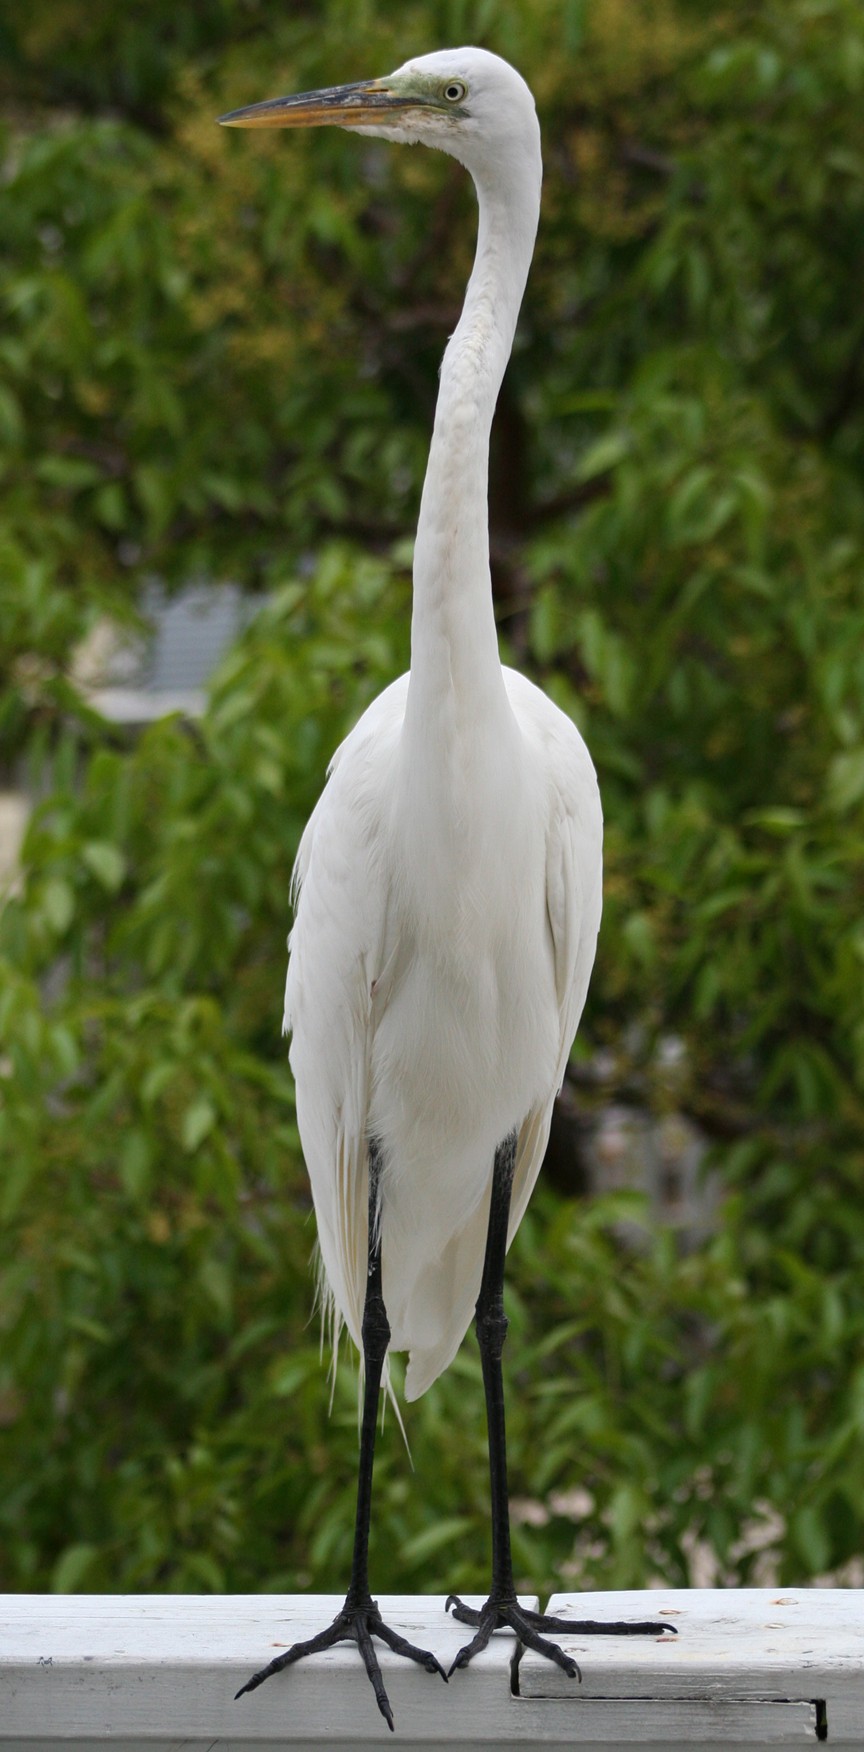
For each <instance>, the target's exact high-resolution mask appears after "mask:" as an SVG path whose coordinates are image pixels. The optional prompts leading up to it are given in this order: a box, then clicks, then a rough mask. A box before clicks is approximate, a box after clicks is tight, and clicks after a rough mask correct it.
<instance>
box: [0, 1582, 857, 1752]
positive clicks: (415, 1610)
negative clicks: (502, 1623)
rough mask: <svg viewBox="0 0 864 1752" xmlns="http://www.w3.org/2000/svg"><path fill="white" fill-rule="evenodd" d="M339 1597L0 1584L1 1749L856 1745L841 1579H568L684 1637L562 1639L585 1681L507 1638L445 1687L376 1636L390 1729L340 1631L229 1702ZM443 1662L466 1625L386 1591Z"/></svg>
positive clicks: (620, 1614)
mask: <svg viewBox="0 0 864 1752" xmlns="http://www.w3.org/2000/svg"><path fill="white" fill-rule="evenodd" d="M340 1603H341V1602H340V1601H339V1600H337V1599H335V1598H332V1599H331V1598H329V1597H324V1596H320V1595H319V1596H317V1597H316V1596H307V1595H304V1596H284V1595H260V1596H254V1597H253V1596H248V1595H228V1596H221V1597H218V1598H216V1597H213V1596H200V1595H196V1596H188V1595H176V1594H175V1595H134V1596H129V1595H125V1596H120V1595H117V1596H112V1595H95V1596H86V1595H80V1594H78V1595H65V1596H61V1595H34V1594H7V1595H4V1596H0V1752H25V1748H26V1749H27V1752H37V1749H39V1752H42V1749H44V1752H51V1749H53V1748H57V1747H64V1748H65V1749H66V1752H96V1749H97V1748H99V1749H100V1752H103V1749H104V1748H105V1747H114V1748H115V1749H119V1748H122V1752H169V1749H170V1752H180V1749H181V1748H183V1749H184V1752H215V1749H216V1748H217V1747H218V1748H219V1752H277V1748H278V1749H280V1752H281V1749H286V1748H290V1749H292V1752H302V1749H306V1748H308V1749H311V1748H313V1747H314V1748H316V1749H319V1752H320V1748H323V1747H328V1748H348V1747H350V1748H356V1749H358V1752H360V1749H362V1752H373V1749H381V1748H390V1747H393V1746H394V1745H395V1744H397V1743H399V1742H401V1743H402V1744H403V1745H406V1746H422V1747H423V1748H424V1752H445V1748H447V1749H449V1752H452V1748H453V1747H460V1748H461V1747H464V1748H466V1749H470V1752H498V1749H499V1748H507V1747H516V1746H522V1747H534V1746H538V1747H544V1748H547V1749H549V1748H559V1749H560V1752H563V1749H564V1748H567V1749H568V1752H570V1749H571V1748H574V1747H578V1748H580V1749H581V1752H586V1749H594V1752H635V1749H636V1748H637V1747H644V1746H649V1747H653V1748H654V1749H655V1752H660V1749H661V1748H667V1747H688V1748H693V1749H698V1752H729V1749H730V1748H735V1749H736V1752H742V1749H752V1752H756V1749H757V1748H758V1749H759V1752H762V1748H763V1747H776V1746H786V1745H789V1746H803V1745H806V1744H811V1743H816V1742H817V1741H819V1740H827V1742H828V1745H829V1747H831V1748H834V1749H836V1748H841V1747H842V1748H846V1749H848V1752H852V1748H853V1747H854V1748H855V1749H856V1752H861V1749H862V1747H864V1594H861V1593H857V1592H855V1591H853V1590H851V1589H850V1590H846V1589H839V1588H811V1589H808V1588H802V1589H798V1588H786V1589H782V1588H772V1589H766V1588H753V1589H729V1590H720V1589H692V1590H683V1589H680V1590H679V1589H672V1590H667V1591H664V1590H663V1589H657V1590H652V1591H651V1592H650V1593H647V1594H646V1593H620V1594H595V1595H592V1596H586V1595H575V1594H569V1595H568V1594H562V1595H558V1596H556V1597H555V1599H554V1601H551V1602H550V1609H551V1610H553V1611H555V1612H558V1613H564V1614H569V1615H570V1616H572V1617H583V1618H584V1617H585V1616H596V1617H597V1618H605V1617H608V1618H627V1617H632V1618H642V1619H644V1618H646V1617H650V1618H659V1619H660V1620H661V1621H663V1620H665V1621H668V1623H669V1624H670V1625H674V1626H675V1627H676V1629H677V1631H678V1633H679V1634H678V1635H677V1637H662V1638H652V1637H647V1638H642V1637H639V1638H632V1639H630V1638H627V1639H621V1638H613V1637H591V1638H589V1637H581V1638H580V1637H573V1638H572V1639H571V1638H567V1639H562V1641H564V1642H565V1645H566V1647H567V1648H568V1649H569V1650H570V1651H571V1652H572V1653H573V1654H574V1655H575V1657H576V1659H577V1660H578V1662H579V1664H580V1666H581V1669H582V1683H581V1684H578V1683H576V1682H575V1681H574V1680H571V1679H568V1678H567V1676H566V1675H565V1674H564V1673H562V1672H561V1671H560V1670H559V1669H558V1668H557V1667H554V1666H553V1665H551V1664H550V1663H549V1662H548V1661H545V1660H543V1659H541V1658H539V1657H537V1656H535V1655H532V1654H531V1653H530V1652H523V1654H522V1657H521V1660H520V1662H519V1664H518V1670H517V1674H516V1680H515V1687H514V1682H513V1676H512V1673H511V1662H512V1655H513V1650H514V1644H513V1638H512V1637H511V1636H510V1634H509V1633H506V1632H500V1633H496V1635H495V1636H494V1638H493V1640H492V1644H491V1645H490V1647H489V1648H488V1649H487V1650H486V1651H485V1653H484V1654H483V1655H481V1656H478V1657H477V1659H476V1660H475V1661H474V1662H473V1663H472V1665H471V1666H470V1667H469V1668H468V1669H467V1670H466V1671H464V1672H460V1673H457V1674H455V1675H454V1678H453V1679H452V1680H451V1682H450V1684H449V1685H448V1686H444V1685H443V1684H442V1683H441V1681H440V1680H439V1679H437V1678H436V1677H435V1676H434V1675H429V1674H427V1673H425V1672H423V1671H422V1670H420V1669H418V1668H416V1667H414V1666H413V1665H412V1664H411V1663H409V1662H407V1661H403V1660H399V1659H397V1658H396V1657H395V1656H393V1655H391V1654H389V1653H388V1651H387V1650H386V1649H384V1648H382V1649H381V1651H380V1660H381V1667H382V1671H383V1673H384V1677H385V1683H386V1685H387V1688H388V1691H389V1694H390V1698H391V1702H392V1704H393V1708H394V1711H395V1715H396V1733H395V1735H390V1734H389V1733H388V1731H387V1728H386V1726H385V1724H384V1722H383V1721H382V1720H381V1718H380V1716H379V1715H378V1712H377V1710H376V1707H375V1701H374V1698H373V1695H372V1691H371V1688H370V1686H369V1683H368V1681H367V1679H366V1676H365V1674H364V1672H363V1670H362V1668H361V1666H360V1662H359V1657H358V1653H357V1650H356V1649H355V1648H353V1647H350V1646H348V1645H340V1646H338V1647H337V1648H335V1649H333V1650H330V1651H328V1652H327V1653H325V1654H322V1655H316V1656H315V1657H314V1658H312V1659H310V1660H307V1661H303V1662H301V1663H299V1664H298V1665H297V1666H296V1667H294V1668H292V1669H291V1670H290V1671H289V1672H287V1673H284V1674H279V1675H277V1676H276V1677H275V1678H273V1679H271V1680H269V1681H268V1682H267V1684H266V1685H263V1686H262V1687H261V1688H260V1690H258V1691H256V1692H254V1693H251V1694H250V1695H248V1696H246V1697H243V1698H241V1699H240V1700H239V1702H236V1703H235V1702H234V1692H235V1691H236V1690H237V1688H238V1686H239V1685H241V1684H243V1683H244V1682H245V1680H246V1679H247V1678H248V1677H249V1675H250V1673H251V1672H252V1671H253V1670H254V1669H255V1668H257V1667H258V1666H260V1665H261V1664H262V1663H264V1662H265V1661H267V1660H269V1659H270V1658H271V1657H272V1656H273V1655H274V1654H275V1653H276V1652H277V1650H278V1649H279V1648H281V1647H287V1645H288V1644H290V1643H291V1642H293V1641H295V1639H297V1638H299V1637H305V1636H309V1635H312V1634H313V1633H314V1631H315V1630H318V1629H320V1628H321V1627H322V1626H323V1625H324V1624H326V1623H328V1622H329V1620H330V1618H332V1616H333V1615H334V1613H335V1611H336V1609H337V1607H338V1606H339V1604H340ZM380 1603H381V1607H382V1610H383V1612H384V1616H385V1618H386V1619H387V1620H388V1621H389V1622H390V1623H391V1624H392V1625H394V1627H395V1628H397V1629H400V1630H402V1631H403V1633H404V1634H405V1635H406V1636H408V1637H409V1638H410V1640H411V1641H413V1642H416V1643H419V1644H421V1645H422V1646H425V1647H429V1648H432V1649H433V1650H434V1652H435V1653H436V1654H437V1655H438V1657H439V1659H440V1660H441V1661H442V1663H443V1665H444V1666H445V1667H446V1666H447V1665H449V1662H450V1661H451V1660H452V1658H453V1656H454V1654H455V1653H456V1650H457V1649H458V1647H459V1646H460V1643H461V1642H462V1641H464V1639H465V1635H466V1632H465V1629H464V1627H462V1626H460V1625H458V1624H456V1623H454V1621H453V1620H452V1618H449V1617H447V1616H445V1613H444V1601H443V1598H425V1597H424V1598H420V1599H411V1598H405V1597H400V1596H394V1597H388V1598H385V1597H384V1596H382V1597H381V1601H380Z"/></svg>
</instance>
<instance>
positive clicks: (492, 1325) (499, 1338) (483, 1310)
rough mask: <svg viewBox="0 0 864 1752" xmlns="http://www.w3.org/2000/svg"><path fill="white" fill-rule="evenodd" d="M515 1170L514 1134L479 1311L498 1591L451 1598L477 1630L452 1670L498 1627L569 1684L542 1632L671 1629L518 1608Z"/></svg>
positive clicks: (559, 1654) (497, 1194) (505, 1148)
mask: <svg viewBox="0 0 864 1752" xmlns="http://www.w3.org/2000/svg"><path fill="white" fill-rule="evenodd" d="M515 1165H516V1133H515V1132H511V1134H510V1136H509V1138H506V1139H505V1141H504V1143H503V1144H501V1145H499V1147H498V1149H497V1150H496V1152H495V1166H494V1168H493V1171H492V1196H491V1200H490V1204H489V1227H488V1230H487V1234H486V1253H485V1256H484V1260H483V1278H482V1281H481V1284H480V1294H479V1296H478V1297H477V1306H476V1309H475V1316H476V1321H475V1324H476V1328H477V1342H478V1344H479V1346H480V1360H481V1363H482V1365H483V1389H484V1393H485V1396H486V1419H487V1422H488V1426H489V1479H490V1486H491V1502H492V1587H491V1590H490V1594H489V1598H488V1600H487V1601H486V1604H485V1605H484V1606H482V1607H481V1608H480V1610H479V1611H475V1610H474V1608H473V1607H469V1606H463V1604H462V1601H461V1600H459V1599H458V1598H457V1596H456V1595H455V1594H451V1595H450V1596H449V1598H448V1600H447V1606H448V1608H451V1609H452V1612H453V1616H454V1618H458V1619H459V1620H460V1622H461V1623H462V1624H470V1625H472V1626H475V1627H476V1635H475V1636H474V1637H473V1638H472V1640H471V1642H469V1643H466V1644H465V1646H464V1647H463V1648H461V1649H460V1650H459V1653H458V1655H457V1656H456V1659H455V1661H454V1662H453V1665H452V1667H451V1668H450V1671H451V1673H453V1672H454V1671H455V1669H456V1668H457V1667H467V1665H468V1662H469V1661H470V1660H472V1659H473V1657H474V1655H476V1654H477V1653H478V1651H479V1650H480V1649H485V1647H486V1645H487V1643H488V1642H489V1639H490V1637H491V1635H492V1632H493V1631H494V1630H499V1629H502V1628H503V1627H504V1626H505V1625H506V1626H508V1627H509V1628H510V1629H511V1630H514V1631H515V1632H516V1635H517V1636H518V1637H519V1639H520V1641H521V1642H523V1643H525V1644H526V1645H527V1647H528V1648H531V1649H536V1650H537V1652H538V1654H541V1655H546V1656H547V1658H548V1659H549V1660H550V1661H555V1662H556V1663H557V1665H558V1666H559V1667H563V1669H564V1672H565V1673H568V1674H569V1675H570V1677H571V1679H580V1678H581V1673H580V1671H579V1667H578V1665H577V1663H576V1662H575V1661H574V1660H573V1659H572V1657H571V1656H570V1655H566V1654H565V1653H564V1650H563V1649H562V1648H559V1646H558V1644H557V1643H555V1642H550V1641H548V1639H547V1638H546V1637H545V1636H543V1635H542V1634H541V1632H543V1631H550V1630H551V1631H557V1632H558V1633H559V1635H560V1634H561V1632H562V1631H563V1632H569V1633H570V1634H571V1635H573V1634H574V1633H576V1634H577V1635H579V1636H642V1635H645V1636H650V1635H660V1634H662V1632H663V1631H664V1630H669V1629H671V1628H672V1626H671V1625H664V1624H659V1623H657V1624H654V1623H640V1624H626V1623H622V1622H620V1621H619V1622H616V1623H611V1624H597V1623H594V1622H592V1621H587V1622H586V1621H585V1620H576V1619H569V1618H556V1617H554V1616H550V1615H549V1614H547V1613H542V1612H530V1611H528V1609H527V1608H525V1607H523V1606H520V1605H519V1602H518V1600H517V1598H516V1588H515V1585H514V1581H513V1559H512V1556H511V1552H510V1500H509V1495H508V1490H507V1439H506V1431H505V1425H504V1373H503V1370H502V1367H501V1357H502V1353H503V1350H504V1340H505V1338H506V1336H507V1316H506V1314H505V1313H504V1261H505V1258H506V1254H507V1223H508V1219H509V1215H510V1194H511V1191H512V1189H513V1170H514V1168H515Z"/></svg>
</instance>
